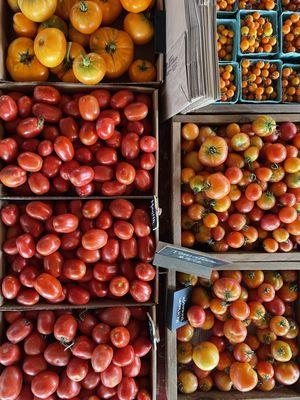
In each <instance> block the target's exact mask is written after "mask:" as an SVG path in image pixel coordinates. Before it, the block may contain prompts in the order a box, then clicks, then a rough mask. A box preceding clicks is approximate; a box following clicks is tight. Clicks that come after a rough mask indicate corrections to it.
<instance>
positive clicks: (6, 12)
mask: <svg viewBox="0 0 300 400" xmlns="http://www.w3.org/2000/svg"><path fill="white" fill-rule="evenodd" d="M164 13H165V11H164V1H163V0H156V10H155V15H156V16H157V18H155V19H156V21H158V24H157V26H155V27H154V28H155V33H154V40H152V41H151V42H150V43H148V44H147V45H144V46H135V53H134V59H135V60H136V59H138V58H142V59H143V58H145V59H147V60H149V61H151V62H152V63H153V64H154V65H155V66H156V71H157V76H156V80H155V81H153V82H144V83H142V84H141V83H134V82H130V81H129V76H128V74H125V75H123V76H122V77H120V78H119V79H114V81H113V82H111V81H109V80H106V79H105V78H104V80H103V83H109V84H110V85H113V86H118V85H139V86H143V85H144V86H145V85H146V86H151V87H159V86H160V85H161V84H162V82H163V80H164V59H165V56H164V51H165V49H164V47H165V18H164V15H165V14H164ZM122 15H123V14H122ZM124 15H125V13H124ZM124 15H123V16H124ZM12 17H13V11H12V10H11V9H10V7H9V6H8V4H7V1H6V0H1V1H0V81H3V82H11V78H10V76H9V74H8V73H7V71H6V66H5V59H6V54H7V48H8V46H9V44H10V42H11V41H12V39H11V38H12V37H13V36H14V31H13V29H12V24H13V21H12ZM113 26H114V27H117V28H118V29H123V26H122V21H121V18H120V19H118V20H117V21H116V23H114V24H113ZM157 42H158V43H157ZM160 42H162V43H160ZM71 85H72V84H71ZM75 85H76V84H75ZM98 87H99V85H98ZM100 87H102V82H101V83H100Z"/></svg>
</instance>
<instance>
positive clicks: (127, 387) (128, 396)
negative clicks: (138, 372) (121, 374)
mask: <svg viewBox="0 0 300 400" xmlns="http://www.w3.org/2000/svg"><path fill="white" fill-rule="evenodd" d="M137 392H138V388H137V385H136V383H135V380H134V379H133V378H129V377H125V378H123V379H122V381H121V383H120V385H119V386H118V398H119V399H120V400H132V399H134V398H135V397H136V395H137Z"/></svg>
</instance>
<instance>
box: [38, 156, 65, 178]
mask: <svg viewBox="0 0 300 400" xmlns="http://www.w3.org/2000/svg"><path fill="white" fill-rule="evenodd" d="M61 165H62V160H61V159H60V158H58V157H57V156H55V155H53V154H50V155H49V156H46V157H45V158H44V160H43V166H42V169H41V172H42V174H43V175H45V176H46V177H47V178H54V177H55V176H57V175H58V173H59V169H60V167H61Z"/></svg>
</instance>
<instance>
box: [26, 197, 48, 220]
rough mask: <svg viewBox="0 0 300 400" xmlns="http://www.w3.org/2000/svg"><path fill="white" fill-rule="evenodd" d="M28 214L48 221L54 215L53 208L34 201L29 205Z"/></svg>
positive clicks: (27, 207)
mask: <svg viewBox="0 0 300 400" xmlns="http://www.w3.org/2000/svg"><path fill="white" fill-rule="evenodd" d="M26 212H27V214H29V215H30V216H31V217H32V218H35V219H38V220H41V221H46V220H47V219H48V218H49V217H51V215H52V207H51V206H50V205H49V204H47V203H44V202H42V201H32V202H30V203H28V204H27V206H26Z"/></svg>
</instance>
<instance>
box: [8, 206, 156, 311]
mask: <svg viewBox="0 0 300 400" xmlns="http://www.w3.org/2000/svg"><path fill="white" fill-rule="evenodd" d="M1 218H2V221H3V223H4V225H6V227H7V230H6V240H5V241H4V243H3V247H2V249H3V252H4V254H5V255H6V259H7V261H6V267H7V268H6V276H5V277H4V279H3V280H2V295H3V296H4V298H6V299H9V300H12V299H15V300H16V301H17V303H19V304H22V305H25V306H27V305H34V304H36V303H38V302H39V301H40V300H44V301H45V300H46V301H48V302H50V303H61V302H64V301H66V302H68V303H70V304H76V305H84V304H88V303H89V301H90V299H91V298H95V299H99V298H104V297H109V298H110V299H120V298H123V297H124V296H126V295H130V297H131V298H132V299H133V300H134V301H137V302H147V301H149V299H150V297H151V293H152V287H151V281H153V279H154V277H155V269H154V267H153V266H152V265H151V264H149V263H150V262H151V261H152V258H153V254H154V247H155V242H154V237H153V236H152V234H151V224H150V216H149V210H148V209H147V207H146V206H145V205H136V206H134V205H133V204H132V203H131V202H129V201H128V200H125V199H116V200H112V201H105V202H104V203H103V202H102V201H101V200H88V201H85V202H82V201H80V200H72V201H68V202H67V201H56V202H42V201H32V202H25V203H21V204H12V203H11V204H8V205H6V206H4V207H3V208H2V210H1Z"/></svg>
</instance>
